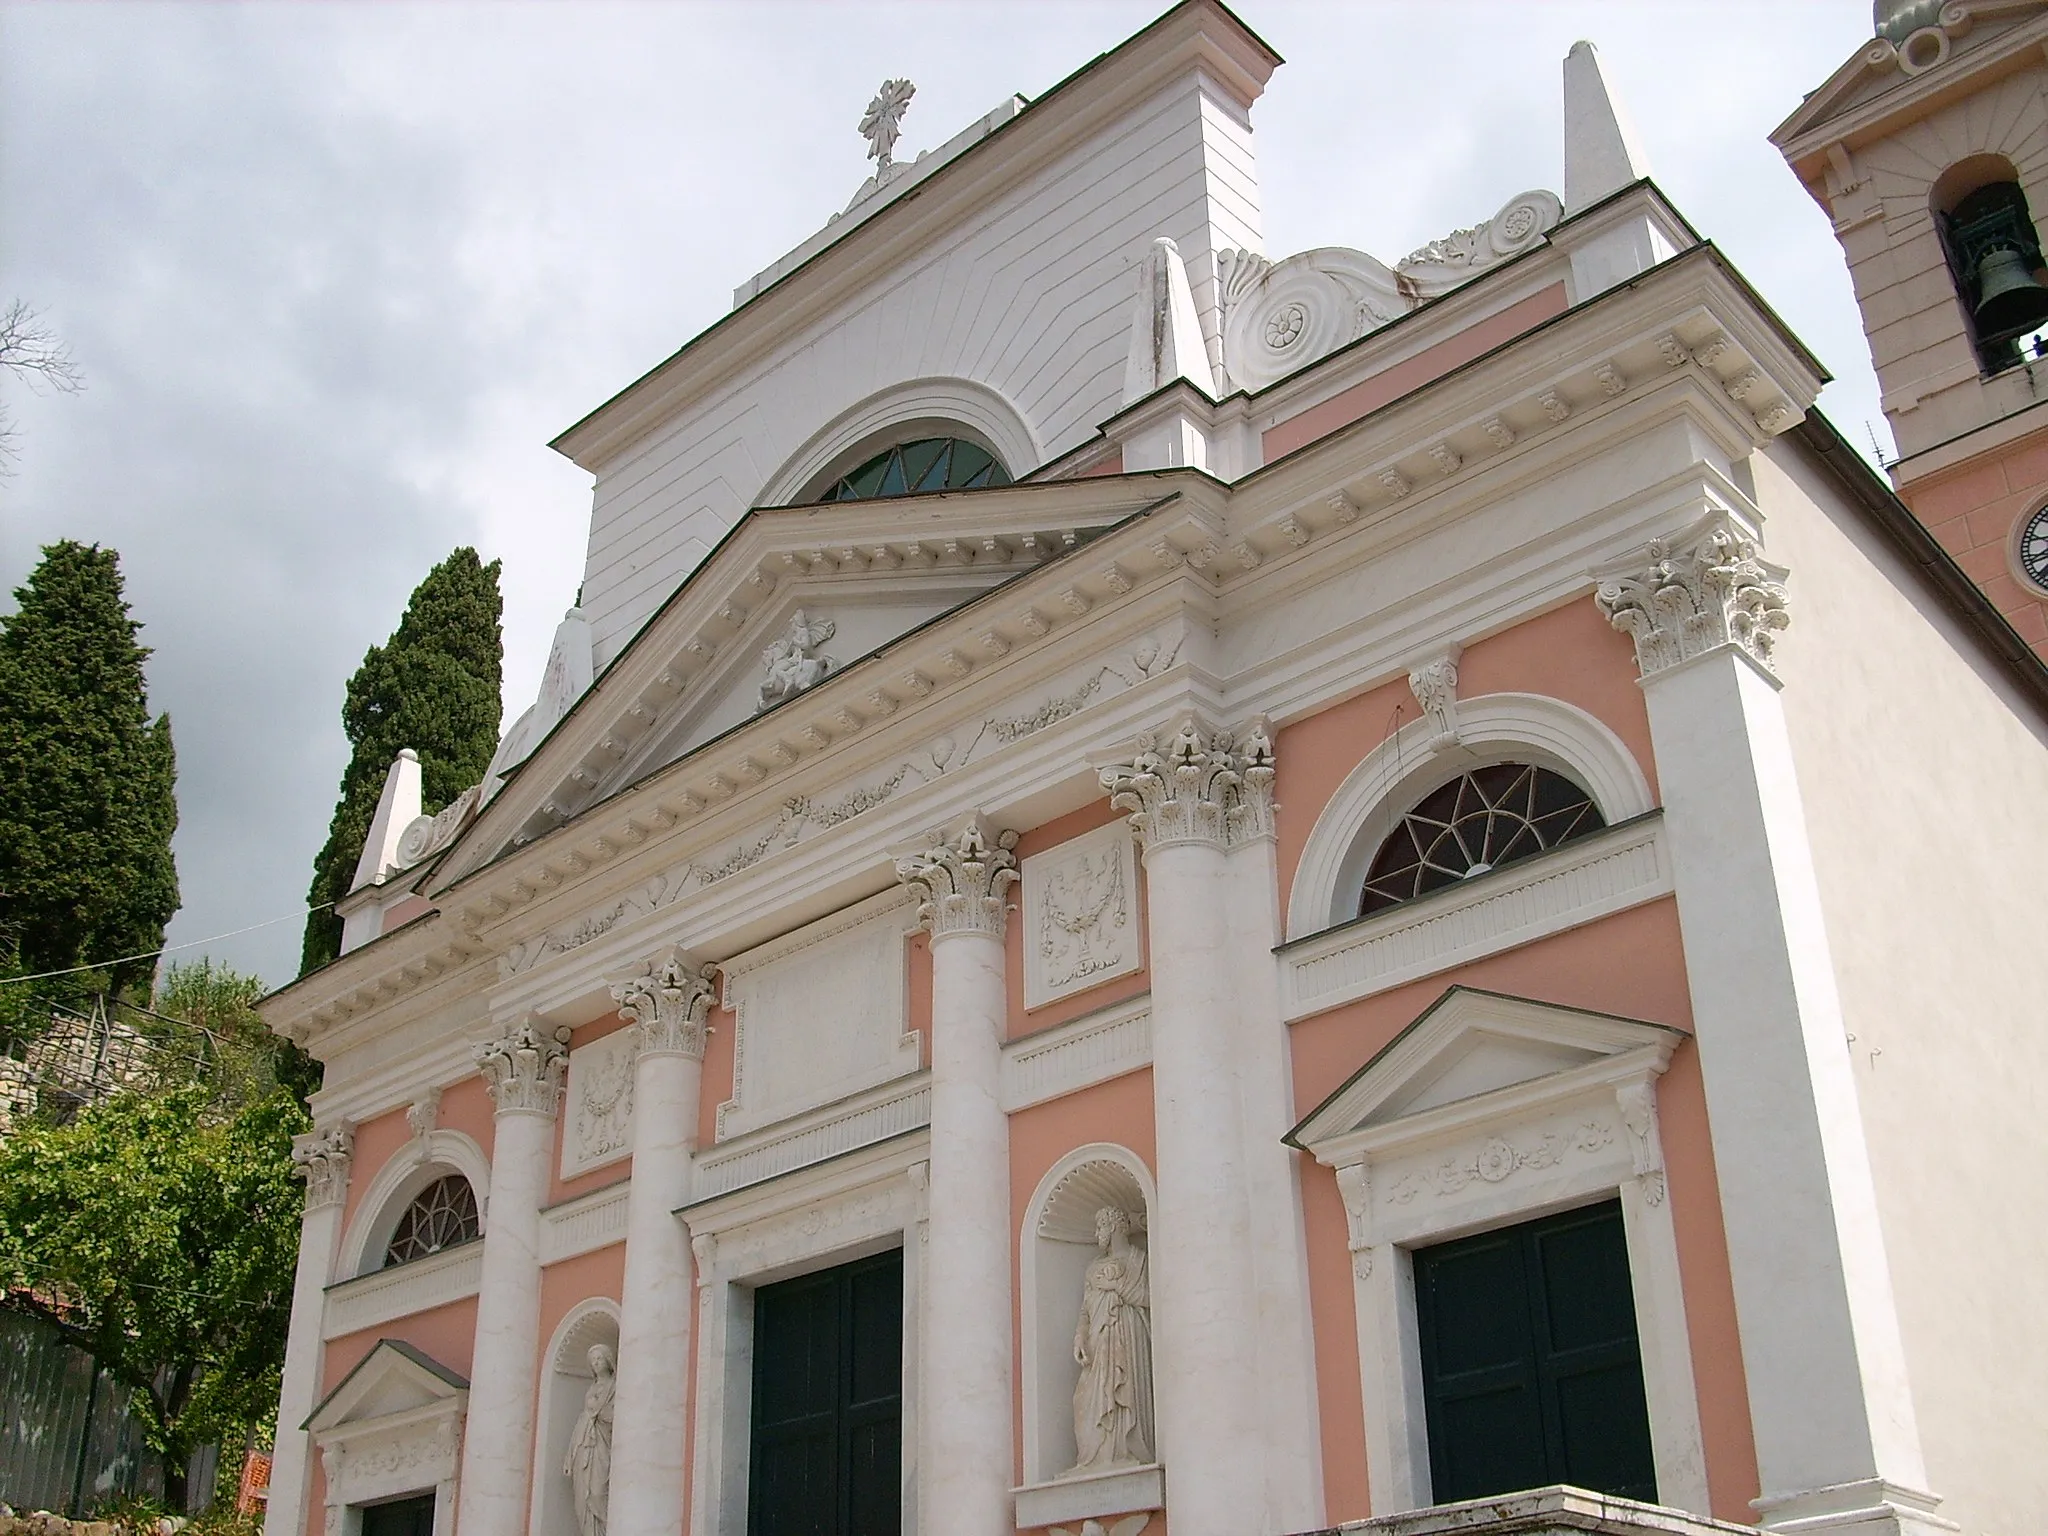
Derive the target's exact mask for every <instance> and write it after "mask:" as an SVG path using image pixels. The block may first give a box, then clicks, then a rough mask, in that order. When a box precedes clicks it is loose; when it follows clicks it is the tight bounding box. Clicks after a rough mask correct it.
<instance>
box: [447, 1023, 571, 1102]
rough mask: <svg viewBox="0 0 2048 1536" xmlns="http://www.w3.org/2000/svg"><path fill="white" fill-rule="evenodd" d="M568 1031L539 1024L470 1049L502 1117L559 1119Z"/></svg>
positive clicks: (521, 1027) (518, 1027) (519, 1026)
mask: <svg viewBox="0 0 2048 1536" xmlns="http://www.w3.org/2000/svg"><path fill="white" fill-rule="evenodd" d="M568 1047H569V1030H568V1026H566V1025H563V1026H561V1027H559V1028H550V1027H549V1026H548V1025H547V1024H546V1023H545V1022H543V1021H541V1020H540V1019H538V1018H530V1019H527V1020H525V1021H524V1022H523V1023H520V1024H516V1025H514V1026H513V1027H512V1028H511V1029H509V1030H507V1031H506V1032H505V1033H504V1034H503V1035H501V1036H499V1037H498V1038H497V1039H495V1040H486V1041H484V1042H483V1043H482V1044H480V1045H476V1046H473V1047H471V1051H470V1054H471V1055H472V1056H473V1057H474V1058H475V1060H476V1064H477V1070H478V1071H480V1072H482V1073H483V1077H484V1084H485V1086H486V1087H488V1088H489V1089H490V1090H491V1097H492V1099H493V1100H495V1101H496V1103H497V1106H498V1113H499V1114H506V1113H515V1112H516V1113H523V1114H535V1115H554V1114H556V1113H557V1112H559V1111H560V1109H561V1107H562V1080H563V1078H564V1077H565V1076H566V1075H567V1073H568V1070H569V1048H568Z"/></svg>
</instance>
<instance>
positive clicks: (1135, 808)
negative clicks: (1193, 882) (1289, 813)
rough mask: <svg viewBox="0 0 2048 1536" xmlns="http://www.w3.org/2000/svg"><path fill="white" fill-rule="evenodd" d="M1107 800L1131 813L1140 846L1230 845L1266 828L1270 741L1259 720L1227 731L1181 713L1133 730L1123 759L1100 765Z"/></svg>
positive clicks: (1267, 832)
mask: <svg viewBox="0 0 2048 1536" xmlns="http://www.w3.org/2000/svg"><path fill="white" fill-rule="evenodd" d="M1102 787H1103V788H1104V789H1105V790H1107V791H1108V792H1109V803H1110V804H1111V805H1113V806H1115V807H1116V808H1117V809H1118V810H1121V811H1129V812H1130V813H1131V826H1132V827H1133V828H1135V829H1136V831H1137V834H1138V840H1139V841H1140V842H1141V843H1143V844H1144V847H1145V850H1146V852H1148V853H1149V852H1151V851H1152V850H1153V849H1155V848H1170V847H1173V846H1175V845H1177V844H1180V843H1206V844H1208V845H1210V846H1212V847H1216V848H1234V847H1236V846H1238V845H1239V844H1241V843H1248V842H1252V841H1255V840H1257V839H1258V838H1262V837H1271V836H1272V835H1273V744H1272V742H1271V741H1269V740H1268V739H1267V736H1266V728H1265V724H1264V722H1263V721H1260V722H1255V723H1253V724H1252V725H1251V726H1249V727H1247V728H1246V729H1245V730H1243V731H1241V732H1239V733H1238V734H1237V735H1235V736H1233V735H1232V734H1231V733H1230V732H1228V731H1207V730H1204V729H1203V728H1202V727H1201V725H1200V724H1199V723H1198V722H1197V721H1196V720H1195V719H1194V717H1193V716H1189V717H1187V718H1186V719H1184V720H1182V721H1181V723H1180V724H1179V725H1178V726H1177V727H1175V728H1174V729H1173V730H1172V731H1169V732H1167V733H1165V734H1164V735H1145V736H1140V737H1139V738H1138V742H1137V747H1136V749H1135V750H1134V751H1133V752H1132V754H1131V760H1130V761H1129V762H1128V763H1121V764H1118V765H1116V766H1115V767H1111V768H1105V769H1103V770H1102Z"/></svg>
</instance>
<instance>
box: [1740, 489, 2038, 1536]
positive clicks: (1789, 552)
mask: <svg viewBox="0 0 2048 1536" xmlns="http://www.w3.org/2000/svg"><path fill="white" fill-rule="evenodd" d="M1757 481H1758V491H1759V500H1760V501H1761V502H1762V504H1763V506H1764V508H1765V510H1766V512H1767V514H1768V515H1769V517H1770V522H1769V525H1768V527H1767V538H1768V548H1769V553H1770V555H1771V558H1773V559H1775V560H1778V561H1780V562H1782V563H1784V564H1785V565H1788V566H1789V567H1790V568H1791V571H1792V575H1791V577H1790V582H1789V586H1790V590H1791V594H1792V605H1793V606H1792V613H1793V623H1792V628H1791V631H1790V632H1789V634H1788V635H1787V637H1786V640H1785V642H1784V644H1783V645H1782V646H1781V647H1780V648H1779V651H1778V655H1779V656H1780V658H1782V660H1781V664H1780V672H1781V674H1782V675H1783V677H1784V680H1785V691H1784V700H1785V716H1786V722H1787V726H1788V728H1789V730H1790V734H1791V741H1792V749H1793V753H1794V759H1795V762H1796V765H1797V769H1798V773H1799V788H1800V792H1801V795H1802V797H1803V799H1804V802H1805V811H1806V821H1807V828H1808V835H1809V837H1810V838H1811V843H1812V849H1813V859H1814V868H1815V872H1816V875H1817V877H1818V880H1819V884H1820V891H1821V898H1822V902H1823V906H1824V910H1825V912H1826V917H1827V926H1828V942H1829V945H1830V947H1831V948H1832V950H1833V955H1834V962H1835V972H1836V977H1837V981H1838V985H1839V986H1840V989H1841V996H1842V1007H1843V1013H1844V1016H1845V1021H1846V1025H1847V1028H1848V1031H1849V1033H1850V1035H1851V1036H1852V1038H1853V1045H1852V1047H1851V1056H1852V1062H1853V1070H1854V1072H1855V1079H1856V1084H1857V1090H1858V1094H1859V1098H1860V1101H1861V1104H1862V1110H1863V1121H1864V1128H1865V1134H1866V1135H1867V1137H1868V1139H1869V1146H1870V1156H1871V1163H1872V1168H1873V1172H1874V1174H1875V1178H1876V1186H1877V1198H1878V1208H1879V1213H1880V1217H1881V1219H1882V1221H1883V1224H1884V1232H1885V1247H1886V1252H1887V1255H1888V1257H1889V1260H1890V1265H1891V1274H1892V1283H1893V1287H1894V1290H1895V1292H1896V1295H1897V1300H1898V1309H1899V1319H1900V1326H1901V1329H1902V1331H1903V1334H1904V1339H1905V1347H1906V1356H1907V1361H1908V1364H1909V1365H1910V1367H1911V1370H1912V1377H1913V1383H1914V1405H1915V1408H1916V1410H1917V1412H1918V1415H1919V1420H1920V1433H1921V1439H1922V1443H1923V1447H1924V1450H1925V1454H1926V1458H1927V1469H1928V1478H1929V1482H1930V1485H1931V1486H1932V1488H1933V1489H1934V1491H1936V1492H1937V1493H1939V1494H1941V1495H1943V1497H1944V1498H1945V1499H1946V1501H1947V1502H1946V1503H1945V1504H1944V1505H1943V1506H1942V1511H1941V1512H1942V1514H1943V1515H1944V1516H1946V1517H1948V1518H1950V1519H1954V1520H1959V1521H1961V1522H1962V1524H1963V1527H1964V1529H1966V1530H1973V1531H1974V1530H1983V1531H2001V1530H2022V1529H2026V1528H2027V1527H2028V1526H2029V1525H2031V1524H2033V1523H2036V1521H2035V1517H2034V1516H2033V1514H2032V1511H2033V1510H2034V1509H2035V1508H2037V1507H2038V1504H2037V1502H2036V1501H2038V1499H2039V1498H2040V1496H2041V1494H2042V1491H2043V1484H2042V1481H2041V1474H2040V1469H2039V1467H2038V1466H2036V1465H2033V1464H2031V1463H2028V1462H2027V1461H2026V1460H2025V1459H2024V1458H2015V1457H2013V1456H2012V1455H2011V1454H2010V1451H2009V1445H2010V1440H2009V1436H2010V1427H2011V1426H2012V1425H2013V1424H2017V1423H2037V1422H2041V1421H2042V1420H2043V1418H2044V1417H2048V1316H2044V1314H2043V1313H2042V1311H2041V1309H2040V1308H2039V1307H2038V1306H2036V1305H2034V1304H2033V1303H2032V1301H2031V1299H2030V1294H2029V1290H2028V1287H2027V1286H2026V1284H2025V1283H2024V1282H2023V1281H2019V1280H2018V1279H2017V1278H2016V1277H2024V1276H2032V1275H2038V1274H2041V1273H2043V1272H2044V1271H2048V1229H2044V1227H2043V1225H2042V1224H2041V1223H2040V1222H2038V1221H2034V1220H2029V1219H2018V1220H2016V1219H2015V1216H2016V1215H2017V1214H2018V1213H2020V1212H2023V1211H2031V1210H2033V1209H2034V1208H2035V1207H2037V1206H2038V1204H2039V1188H2040V1177H2039V1169H2040V1167H2041V1166H2042V1164H2043V1162H2044V1160H2048V1129H2044V1120H2043V1117H2042V1113H2041V1093H2040V1084H2041V1083H2042V1081H2043V1080H2044V1077H2048V1032H2044V1030H2043V1029H2042V1027H2041V1025H2042V1011H2041V994H2040V984H2039V983H2040V975H2039V967H2038V965H2037V964H2036V963H2035V961H2036V959H2037V958H2038V956H2039V954H2040V952H2041V914H2042V895H2041V893H2042V880H2041V869H2040V861H2039V850H2040V849H2041V848H2042V847H2044V846H2048V729H2039V728H2037V729H2039V733H2038V734H2037V733H2036V731H2034V730H2030V728H2029V726H2028V724H2027V721H2028V720H2029V719H2030V718H2031V711H2030V710H2029V709H2028V707H2027V706H2026V705H2024V704H2020V705H2017V706H2016V705H2015V703H2014V702H2013V701H2012V700H2011V698H2010V696H2009V694H2007V693H2006V692H2005V690H2004V689H2003V687H2002V686H2001V685H2000V684H1999V683H1997V682H1994V681H1993V680H1991V679H1990V678H1989V677H1987V675H1986V674H1985V673H1984V672H1983V671H1980V670H1979V668H1978V667H1977V666H1975V665H1973V664H1972V662H1971V660H1970V659H1969V658H1970V657H1971V656H1972V655H1973V654H1974V648H1973V647H1971V646H1970V645H1969V644H1968V643H1967V642H1963V641H1960V640H1959V639H1958V638H1957V636H1956V635H1955V632H1954V626H1953V624H1952V622H1951V621H1949V620H1948V619H1947V618H1946V617H1945V616H1942V615H1940V613H1939V610H1937V609H1936V608H1935V607H1934V605H1933V603H1932V602H1931V601H1929V600H1928V599H1927V598H1926V597H1925V596H1923V595H1921V594H1920V593H1919V592H1918V591H1917V589H1916V585H1915V583H1914V582H1913V581H1912V579H1911V577H1910V576H1908V575H1906V574H1905V573H1903V572H1902V571H1901V570H1900V569H1899V566H1898V562H1897V561H1896V560H1895V559H1894V557H1892V556H1891V554H1890V553H1889V551H1888V550H1886V549H1884V548H1883V547H1882V546H1880V545H1878V544H1876V542H1875V540H1874V538H1873V536H1872V535H1871V534H1870V533H1869V532H1868V531H1867V529H1866V528H1865V527H1864V526H1863V525H1862V523H1861V522H1860V520H1858V519H1856V518H1854V517H1853V516H1851V515H1849V514H1847V513H1846V512H1844V511H1843V510H1842V509H1841V508H1840V507H1839V506H1838V505H1837V504H1836V503H1835V501H1834V499H1833V498H1832V496H1831V495H1830V494H1829V493H1828V491H1827V489H1826V488H1825V487H1824V486H1823V485H1820V484H1817V483H1816V479H1815V477H1814V476H1812V475H1811V473H1810V472H1809V471H1807V470H1806V468H1805V466H1804V465H1803V464H1802V463H1801V462H1800V461H1799V460H1798V459H1797V458H1796V457H1795V456H1794V455H1793V453H1792V452H1791V451H1790V450H1785V451H1782V452H1779V453H1774V454H1772V455H1770V456H1768V457H1761V456H1760V458H1759V460H1758V463H1757ZM1990 1360H1996V1361H1998V1362H1999V1363H2000V1364H1999V1368H1998V1369H1997V1370H1995V1371H1987V1370H1985V1369H1984V1364H1985V1362H1986V1361H1990Z"/></svg>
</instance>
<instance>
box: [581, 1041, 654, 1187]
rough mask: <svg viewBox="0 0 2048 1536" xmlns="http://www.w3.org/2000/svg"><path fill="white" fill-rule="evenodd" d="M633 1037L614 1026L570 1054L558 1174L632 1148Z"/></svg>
mask: <svg viewBox="0 0 2048 1536" xmlns="http://www.w3.org/2000/svg"><path fill="white" fill-rule="evenodd" d="M637 1039H638V1036H637V1035H636V1033H635V1032H634V1031H633V1030H631V1029H621V1030H615V1031H614V1032H613V1033H611V1034H609V1035H606V1036H605V1037H604V1038H603V1039H602V1040H593V1041H591V1042H590V1043H589V1044H588V1045H579V1046H578V1047H577V1048H576V1049H575V1050H573V1051H571V1052H570V1053H569V1112H568V1113H567V1114H566V1115H565V1116H563V1119H562V1177H563V1178H565V1179H572V1178H574V1177H576V1175H578V1174H580V1173H588V1172H590V1171H591V1169H593V1168H602V1167H604V1166H605V1164H607V1163H616V1162H618V1161H619V1160H620V1159H621V1158H624V1157H626V1156H628V1155H629V1154H630V1153H631V1152H632V1150H633V1056H634V1049H635V1042H636V1041H637Z"/></svg>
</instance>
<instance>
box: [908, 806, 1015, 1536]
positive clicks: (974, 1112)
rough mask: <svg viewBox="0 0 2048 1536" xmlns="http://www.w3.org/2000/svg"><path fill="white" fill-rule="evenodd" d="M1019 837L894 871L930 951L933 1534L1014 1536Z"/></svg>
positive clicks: (976, 840) (929, 1512) (926, 1484)
mask: <svg viewBox="0 0 2048 1536" xmlns="http://www.w3.org/2000/svg"><path fill="white" fill-rule="evenodd" d="M1016 842H1017V834H1016V833H1014V832H1004V833H1002V834H1001V835H1000V836H999V837H996V838H994V839H991V838H990V837H989V835H988V833H987V832H986V830H985V829H984V828H983V826H982V824H981V822H980V819H979V818H976V819H973V820H970V821H969V822H968V823H967V825H966V826H965V827H964V828H963V829H962V830H961V831H959V832H958V833H955V834H953V835H951V836H949V837H947V838H945V839H944V840H943V841H941V842H939V843H937V844H935V845H934V846H933V847H931V848H930V849H928V850H926V851H925V852H923V853H920V854H917V855H915V856H913V857H911V858H907V859H903V860H901V861H899V862H898V864H897V866H896V870H897V874H898V875H899V876H901V877H902V879H903V880H904V882H905V883H906V884H908V885H909V886H910V887H911V888H912V889H914V890H916V891H917V892H918V893H919V894H920V895H921V896H922V897H923V898H924V904H923V905H922V906H921V907H920V908H919V909H918V917H919V920H920V921H921V922H922V923H923V924H924V926H925V927H926V929H927V930H928V931H929V932H930V933H931V943H932V1123H931V1176H930V1187H929V1191H928V1199H929V1202H930V1203H929V1211H930V1216H929V1221H930V1227H929V1230H930V1234H931V1235H930V1242H929V1243H928V1245H927V1247H926V1259H925V1262H926V1266H927V1267H926V1279H927V1281H928V1287H927V1289H926V1290H925V1293H924V1297H925V1326H924V1329H923V1338H924V1341H925V1346H926V1347H925V1350H924V1359H923V1364H924V1385H923V1391H922V1393H921V1403H922V1411H921V1412H920V1414H919V1420H920V1424H921V1426H922V1428H921V1435H920V1439H921V1445H922V1458H921V1459H922V1462H923V1487H922V1489H921V1490H920V1500H919V1502H920V1507H921V1510H922V1517H923V1525H924V1528H925V1529H926V1530H928V1531H943V1532H945V1533H946V1536H1009V1533H1010V1532H1011V1531H1013V1530H1014V1529H1015V1525H1014V1523H1013V1517H1012V1509H1011V1499H1010V1487H1011V1483H1012V1478H1011V1473H1012V1471H1013V1470H1014V1461H1015V1452H1014V1449H1013V1438H1012V1432H1011V1369H1010V1359H1011V1353H1012V1345H1011V1332H1012V1328H1011V1315H1012V1311H1013V1308H1012V1305H1011V1300H1010V1274H1011V1262H1010V1126H1009V1120H1008V1118H1007V1117H1006V1116H1005V1115H1004V1113H1003V1109H1002V1102H1001V1098H1000V1095H999V1091H998V1090H999V1081H998V1080H999V1075H1000V1068H1001V1065H1002V1048H1003V1032H1004V1021H1005V1018H1006V1017H1007V1013H1008V997H1007V993H1006V991H1005V986H1004V953H1003V918H1004V907H1003V896H1004V893H1005V892H1006V891H1007V890H1008V889H1009V887H1010V884H1011V882H1012V881H1014V880H1015V879H1016V878H1017V860H1016V856H1015V855H1014V854H1013V853H1012V852H1011V851H1010V850H1011V849H1012V848H1013V847H1015V846H1016Z"/></svg>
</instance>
